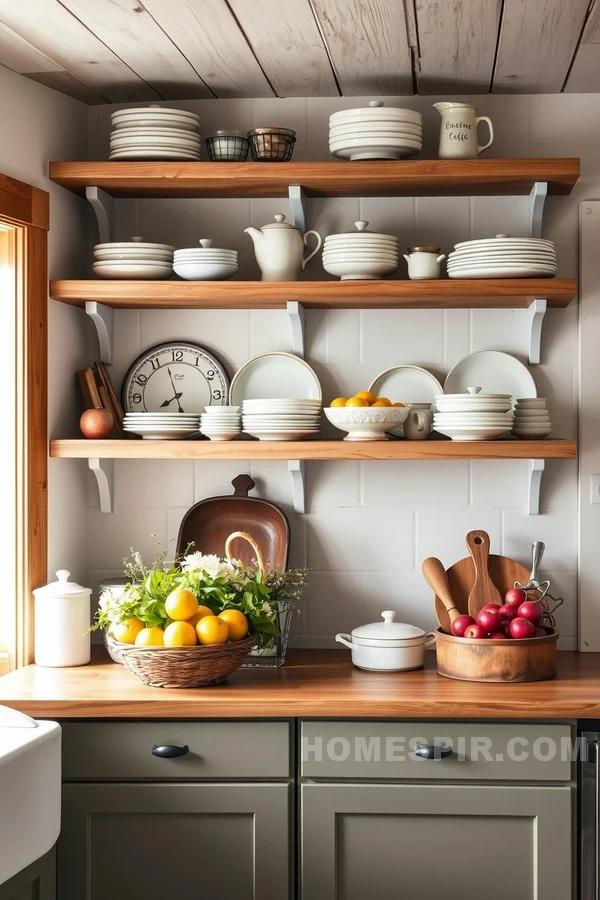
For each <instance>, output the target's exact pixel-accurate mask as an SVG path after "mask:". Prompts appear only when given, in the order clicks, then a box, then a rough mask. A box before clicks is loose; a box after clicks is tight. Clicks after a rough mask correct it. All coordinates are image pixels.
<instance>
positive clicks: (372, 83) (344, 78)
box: [311, 0, 413, 97]
mask: <svg viewBox="0 0 600 900" xmlns="http://www.w3.org/2000/svg"><path fill="white" fill-rule="evenodd" d="M311 2H312V7H313V9H314V12H315V15H316V16H317V19H318V21H319V24H320V26H321V31H322V32H323V35H324V37H325V40H326V41H327V46H328V48H329V53H330V55H331V59H332V61H333V65H334V67H335V71H336V74H337V77H338V81H339V84H340V88H341V90H342V94H345V95H347V96H350V97H359V96H368V95H372V94H383V95H388V96H389V95H392V94H400V95H407V94H412V93H413V80H412V55H411V51H410V47H409V45H408V36H407V26H406V16H405V13H404V5H403V4H402V3H399V2H398V0H311Z"/></svg>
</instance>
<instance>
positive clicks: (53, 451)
mask: <svg viewBox="0 0 600 900" xmlns="http://www.w3.org/2000/svg"><path fill="white" fill-rule="evenodd" d="M576 455H577V445H576V443H575V441H560V440H543V441H518V440H503V441H469V442H462V441H450V440H428V441H366V442H357V441H343V440H339V441H243V440H236V441H226V442H222V443H221V442H217V441H203V440H199V441H146V440H136V439H130V440H104V441H92V440H85V439H73V440H55V441H50V456H52V457H59V458H62V459H94V458H96V459H206V460H211V459H212V460H222V459H239V460H253V459H256V460H259V459H260V460H270V459H271V460H272V459H284V460H286V459H313V460H326V459H334V460H335V459H355V460H370V459H389V460H391V459H574V458H575V456H576Z"/></svg>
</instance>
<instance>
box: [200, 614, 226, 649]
mask: <svg viewBox="0 0 600 900" xmlns="http://www.w3.org/2000/svg"><path fill="white" fill-rule="evenodd" d="M196 634H197V635H198V640H199V641H200V643H201V644H224V643H225V641H226V640H227V638H228V637H229V626H228V625H227V622H225V621H224V620H223V619H220V618H219V617H218V616H204V618H202V619H200V621H199V622H198V624H197V625H196Z"/></svg>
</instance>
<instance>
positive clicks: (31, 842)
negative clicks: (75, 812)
mask: <svg viewBox="0 0 600 900" xmlns="http://www.w3.org/2000/svg"><path fill="white" fill-rule="evenodd" d="M60 738H61V729H60V725H58V723H57V722H36V721H35V720H34V719H30V718H29V716H25V715H23V713H20V712H17V711H16V710H14V709H9V708H8V707H7V706H0V884H4V882H5V881H8V879H9V878H12V876H13V875H16V873H17V872H20V871H21V869H25V868H27V866H28V865H30V863H32V862H34V861H35V860H36V859H39V858H40V856H43V855H44V853H47V852H48V850H50V849H51V848H52V847H53V846H54V844H55V843H56V839H57V838H58V833H59V831H60V784H61V763H60Z"/></svg>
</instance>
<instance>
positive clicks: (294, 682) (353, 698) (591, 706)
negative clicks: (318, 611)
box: [0, 647, 600, 719]
mask: <svg viewBox="0 0 600 900" xmlns="http://www.w3.org/2000/svg"><path fill="white" fill-rule="evenodd" d="M428 657H431V659H428V666H427V668H426V669H424V670H423V669H422V670H420V671H417V672H406V673H404V674H402V673H393V674H383V673H382V674H375V673H368V672H362V671H360V670H359V669H356V668H355V667H353V666H352V664H351V662H350V656H349V654H347V653H346V652H345V651H339V650H330V651H317V650H296V651H290V653H289V654H288V662H287V664H286V665H285V666H284V667H282V668H280V669H277V670H273V669H241V670H239V671H238V672H236V673H235V674H234V675H232V676H231V677H230V679H229V680H228V681H227V682H226V683H225V684H223V685H216V686H215V687H209V688H198V689H196V690H179V691H177V690H161V689H158V688H149V687H146V686H145V685H143V684H142V682H141V681H139V680H138V679H137V678H136V677H135V676H134V675H132V674H131V673H130V672H128V671H127V670H126V669H125V668H124V667H123V666H118V665H116V664H115V663H112V662H111V661H110V659H109V658H108V656H107V655H106V653H105V652H104V649H103V648H100V647H97V648H95V650H94V655H93V659H92V663H91V664H90V665H89V666H81V667H79V668H73V669H43V668H38V667H37V666H34V665H32V666H27V667H26V668H24V669H20V670H19V671H17V672H12V673H10V674H8V675H5V676H4V677H2V678H0V703H2V704H5V705H7V706H12V707H15V708H16V709H20V710H22V711H23V712H25V713H28V714H29V715H31V716H38V717H48V718H57V719H73V718H75V719H77V718H97V719H103V718H111V719H118V718H157V719H158V718H161V719H165V718H166V719H171V718H173V719H176V718H183V719H186V718H189V719H193V718H288V717H291V716H303V717H307V718H353V717H360V718H365V717H377V718H391V717H394V718H416V719H427V718H444V719H448V718H450V719H470V718H492V719H518V718H523V719H553V718H556V719H558V718H590V719H591V718H600V654H592V653H588V654H585V653H582V654H579V653H571V652H565V653H559V654H558V658H559V669H558V677H557V678H556V679H555V680H553V681H542V682H536V683H534V684H522V685H521V684H506V685H497V684H480V683H473V682H462V681H452V680H450V679H447V678H443V677H442V676H440V675H438V674H437V672H436V671H435V668H434V667H433V666H434V659H433V654H428Z"/></svg>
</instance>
